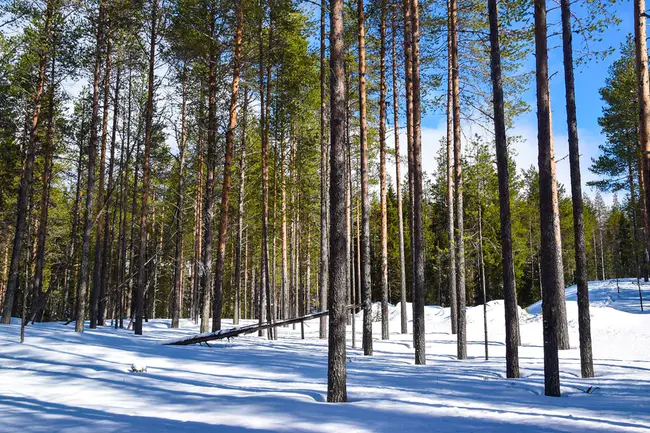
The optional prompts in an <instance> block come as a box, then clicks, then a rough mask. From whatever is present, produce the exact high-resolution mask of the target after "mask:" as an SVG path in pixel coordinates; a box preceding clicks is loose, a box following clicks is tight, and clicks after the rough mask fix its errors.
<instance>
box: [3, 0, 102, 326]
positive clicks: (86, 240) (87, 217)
mask: <svg viewBox="0 0 650 433" xmlns="http://www.w3.org/2000/svg"><path fill="white" fill-rule="evenodd" d="M104 15H105V10H104V3H101V2H100V4H99V17H98V19H97V37H96V46H95V66H94V71H93V102H92V109H91V116H90V144H89V148H88V178H87V183H86V203H85V207H84V228H83V235H82V241H81V264H80V266H79V285H78V289H77V307H76V314H75V322H76V323H75V331H76V332H83V330H84V318H85V317H86V296H87V292H88V277H89V274H90V236H91V231H92V220H93V218H92V206H93V200H94V199H93V196H94V194H95V166H96V164H97V161H96V160H97V138H98V137H97V120H98V116H99V80H100V78H99V75H100V71H101V60H102V46H103V44H104V28H103V27H104V19H105V17H104ZM5 304H6V300H5Z"/></svg>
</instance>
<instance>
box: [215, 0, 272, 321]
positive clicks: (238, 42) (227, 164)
mask: <svg viewBox="0 0 650 433" xmlns="http://www.w3.org/2000/svg"><path fill="white" fill-rule="evenodd" d="M236 14H237V29H236V31H235V54H234V58H233V62H234V71H233V74H232V88H231V93H230V108H229V110H228V112H229V120H228V129H227V130H226V153H225V155H224V160H223V184H222V189H221V208H220V220H219V234H218V236H217V266H216V270H215V287H214V296H215V300H214V310H213V312H212V332H215V331H218V330H219V329H221V313H222V309H223V287H222V285H223V268H224V261H225V256H226V235H227V232H228V211H229V207H230V188H231V180H230V178H231V173H230V171H231V167H232V156H233V148H234V143H235V128H236V127H237V97H238V96H239V74H240V71H241V65H240V63H241V62H240V59H241V51H242V40H243V33H244V31H243V23H244V8H243V6H242V4H241V3H238V6H237V12H236ZM267 170H268V168H267ZM267 177H268V173H267ZM267 182H268V179H267ZM267 187H268V186H267ZM264 216H265V218H268V196H267V197H266V203H265V215H264ZM267 242H268V239H267ZM267 266H268V264H267Z"/></svg>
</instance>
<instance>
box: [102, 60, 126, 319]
mask: <svg viewBox="0 0 650 433" xmlns="http://www.w3.org/2000/svg"><path fill="white" fill-rule="evenodd" d="M121 74H122V71H121V70H120V68H119V67H118V69H117V74H116V77H115V96H114V98H115V99H114V102H113V125H112V130H111V150H110V157H109V161H108V186H107V188H106V199H105V204H104V209H105V217H104V233H103V237H102V257H103V260H102V267H101V278H100V289H99V301H98V304H97V324H98V325H100V326H104V322H105V317H106V298H107V295H106V290H107V286H108V279H109V276H110V273H111V264H110V259H111V258H112V248H111V247H112V244H113V243H112V237H113V234H112V230H111V228H112V227H113V224H111V221H110V220H111V215H112V214H111V213H110V207H111V205H112V203H113V200H112V197H113V188H114V180H113V172H114V169H115V146H116V142H117V121H118V118H119V105H120V104H119V102H118V101H119V97H120V84H121V82H120V79H121ZM107 90H109V91H110V86H109V88H108V89H107ZM112 218H113V220H114V218H115V217H114V216H112Z"/></svg>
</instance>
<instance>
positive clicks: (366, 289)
mask: <svg viewBox="0 0 650 433" xmlns="http://www.w3.org/2000/svg"><path fill="white" fill-rule="evenodd" d="M357 19H358V25H359V27H358V30H359V117H360V119H359V123H360V126H359V144H360V148H361V203H362V204H361V296H362V302H363V354H364V355H372V287H371V283H370V196H369V195H368V136H367V134H368V133H367V128H368V127H367V118H366V27H365V16H364V11H363V0H357Z"/></svg>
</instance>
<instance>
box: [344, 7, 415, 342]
mask: <svg viewBox="0 0 650 433" xmlns="http://www.w3.org/2000/svg"><path fill="white" fill-rule="evenodd" d="M396 16H397V9H396V8H395V9H393V13H392V21H391V38H392V40H391V50H392V52H391V54H392V56H391V57H392V63H391V71H392V78H393V130H394V134H395V189H396V194H397V227H398V236H399V272H400V325H401V327H400V329H401V332H402V334H408V317H407V313H406V259H405V256H404V214H403V210H402V175H401V170H402V167H401V155H400V148H399V102H398V101H399V94H398V90H397V45H396V42H395V39H396V38H395V36H396V34H397V23H396ZM350 175H351V174H350ZM350 188H351V186H350ZM353 341H354V340H353Z"/></svg>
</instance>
